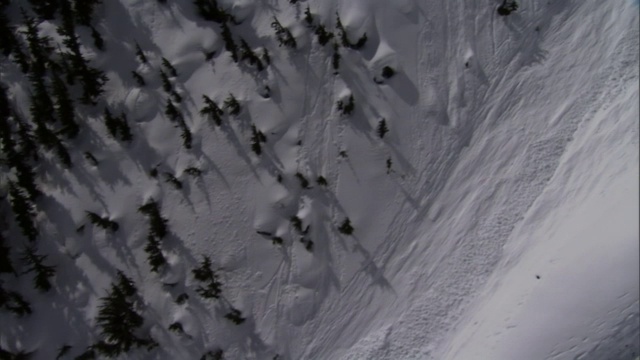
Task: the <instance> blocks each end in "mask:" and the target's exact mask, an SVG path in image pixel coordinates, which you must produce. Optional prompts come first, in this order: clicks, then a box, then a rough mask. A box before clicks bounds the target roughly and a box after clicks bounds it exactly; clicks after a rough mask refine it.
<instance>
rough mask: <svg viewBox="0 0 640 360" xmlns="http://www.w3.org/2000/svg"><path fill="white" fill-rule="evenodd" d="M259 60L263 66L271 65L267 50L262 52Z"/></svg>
mask: <svg viewBox="0 0 640 360" xmlns="http://www.w3.org/2000/svg"><path fill="white" fill-rule="evenodd" d="M261 58H262V61H264V63H265V64H267V65H271V56H270V55H269V50H267V49H266V48H265V49H263V50H262V56H261Z"/></svg>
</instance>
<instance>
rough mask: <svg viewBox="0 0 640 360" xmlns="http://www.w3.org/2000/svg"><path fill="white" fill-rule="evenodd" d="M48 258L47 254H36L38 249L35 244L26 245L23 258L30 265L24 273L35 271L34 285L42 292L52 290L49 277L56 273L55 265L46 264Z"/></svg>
mask: <svg viewBox="0 0 640 360" xmlns="http://www.w3.org/2000/svg"><path fill="white" fill-rule="evenodd" d="M46 258H47V256H46V255H38V254H36V249H35V246H33V245H28V246H26V247H25V250H24V252H23V255H22V258H21V259H22V260H23V261H24V262H25V263H26V264H27V265H28V266H29V267H28V268H27V269H26V270H25V271H24V272H23V274H28V273H31V272H34V273H35V276H34V278H33V285H34V287H35V288H36V289H38V290H39V291H41V292H46V291H49V290H51V282H50V281H49V279H50V278H51V277H53V276H54V275H55V274H56V268H55V266H51V265H45V264H44V263H43V262H44V260H45V259H46Z"/></svg>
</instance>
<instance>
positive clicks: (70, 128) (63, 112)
mask: <svg viewBox="0 0 640 360" xmlns="http://www.w3.org/2000/svg"><path fill="white" fill-rule="evenodd" d="M52 80H53V81H52V85H53V96H54V98H55V106H56V117H57V118H58V120H59V121H60V122H61V123H62V126H63V127H62V130H61V132H62V133H63V134H65V135H66V136H67V138H69V139H73V138H75V137H76V136H77V135H78V132H79V131H80V128H79V127H78V124H77V123H76V122H75V111H74V108H73V101H72V100H71V96H70V95H69V91H68V90H67V86H66V85H65V83H64V81H63V80H62V79H61V78H60V77H59V76H58V74H56V73H54V74H53V76H52Z"/></svg>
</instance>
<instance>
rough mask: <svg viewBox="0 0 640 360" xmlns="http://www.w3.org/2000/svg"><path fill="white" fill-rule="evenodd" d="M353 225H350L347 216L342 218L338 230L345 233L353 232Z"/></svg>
mask: <svg viewBox="0 0 640 360" xmlns="http://www.w3.org/2000/svg"><path fill="white" fill-rule="evenodd" d="M353 230H354V229H353V226H351V220H349V218H346V219H344V221H343V222H342V224H341V225H340V226H339V227H338V231H339V232H340V233H342V234H345V235H351V234H353Z"/></svg>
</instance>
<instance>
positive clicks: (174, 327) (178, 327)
mask: <svg viewBox="0 0 640 360" xmlns="http://www.w3.org/2000/svg"><path fill="white" fill-rule="evenodd" d="M168 329H169V331H173V332H174V333H177V334H184V328H183V327H182V324H181V323H179V322H177V321H176V322H174V323H172V324H171V325H169V328H168Z"/></svg>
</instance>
